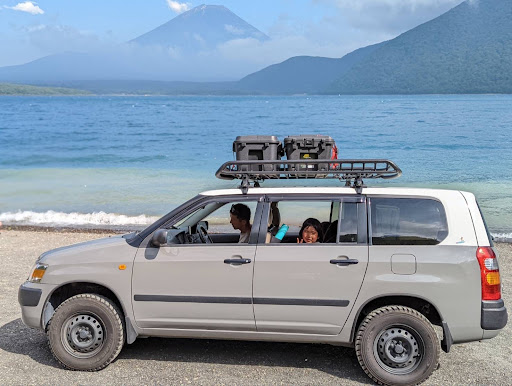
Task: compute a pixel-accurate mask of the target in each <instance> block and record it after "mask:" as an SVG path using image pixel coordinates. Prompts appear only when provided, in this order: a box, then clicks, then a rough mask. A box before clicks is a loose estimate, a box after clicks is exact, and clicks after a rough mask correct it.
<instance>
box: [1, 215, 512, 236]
mask: <svg viewBox="0 0 512 386" xmlns="http://www.w3.org/2000/svg"><path fill="white" fill-rule="evenodd" d="M159 218H160V217H158V216H147V215H145V214H141V215H139V216H128V215H124V214H118V213H106V212H93V213H78V212H72V213H64V212H56V211H53V210H49V211H47V212H33V211H27V210H26V211H17V212H5V213H0V226H2V225H3V226H13V227H46V228H76V229H105V230H140V229H143V228H145V227H146V226H148V225H150V224H152V223H153V222H155V221H156V220H158V219H159ZM491 235H492V237H493V239H494V241H496V242H502V243H512V232H511V233H508V232H491Z"/></svg>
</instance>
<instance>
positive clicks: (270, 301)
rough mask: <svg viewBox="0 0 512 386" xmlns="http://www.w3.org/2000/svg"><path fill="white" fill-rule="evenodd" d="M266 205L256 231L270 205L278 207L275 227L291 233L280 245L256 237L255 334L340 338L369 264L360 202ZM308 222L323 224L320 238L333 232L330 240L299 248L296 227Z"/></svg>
mask: <svg viewBox="0 0 512 386" xmlns="http://www.w3.org/2000/svg"><path fill="white" fill-rule="evenodd" d="M266 201H268V202H267V203H266V207H265V209H264V211H263V217H262V222H261V227H260V232H261V233H265V229H264V227H266V226H267V223H269V224H270V223H271V221H269V213H271V212H272V211H271V210H270V209H271V208H273V207H274V206H277V207H278V208H279V215H280V219H281V224H280V225H282V224H287V225H289V226H290V228H289V231H288V232H287V235H285V237H284V238H283V241H282V242H281V243H277V242H265V240H264V238H262V236H261V235H260V244H258V249H257V253H256V257H255V264H254V289H253V302H254V314H255V318H256V328H257V330H258V331H260V332H280V333H307V334H324V335H335V334H339V333H340V331H341V329H342V328H343V325H344V324H345V322H346V320H347V318H348V315H349V313H350V311H351V309H352V307H353V305H354V302H355V300H356V298H357V295H358V293H359V289H360V288H361V285H362V282H363V278H364V275H365V271H366V267H367V264H368V245H367V217H366V207H365V198H364V197H363V196H347V197H340V196H338V197H325V196H323V197H322V196H317V197H295V198H293V199H292V198H290V197H279V196H269V197H268V198H267V199H266ZM276 203H277V205H276ZM270 217H276V216H275V215H270ZM299 217H300V218H301V219H302V220H300V219H299ZM308 217H315V218H317V219H318V220H319V221H320V222H322V223H323V224H322V225H323V226H324V227H325V229H326V231H325V233H326V234H327V233H329V234H331V235H332V234H333V233H334V238H331V239H330V240H327V239H325V240H326V241H330V242H322V243H315V244H304V243H301V244H298V243H297V236H298V228H299V226H300V224H301V223H302V221H304V220H305V219H306V218H308ZM333 229H334V231H333ZM267 239H268V237H267ZM274 241H276V240H274Z"/></svg>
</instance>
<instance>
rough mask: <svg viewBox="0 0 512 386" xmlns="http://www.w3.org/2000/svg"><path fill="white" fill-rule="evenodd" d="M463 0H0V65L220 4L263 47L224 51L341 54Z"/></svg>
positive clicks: (100, 43) (265, 58)
mask: <svg viewBox="0 0 512 386" xmlns="http://www.w3.org/2000/svg"><path fill="white" fill-rule="evenodd" d="M461 2H462V0H215V2H213V3H208V2H205V0H199V1H193V0H190V1H172V0H130V1H127V0H39V1H37V2H36V1H24V0H0V67H3V66H8V65H17V64H23V63H27V62H30V61H32V60H35V59H38V58H41V57H44V56H47V55H51V54H56V53H60V52H69V51H80V52H88V51H93V50H96V49H105V48H108V47H111V46H116V45H119V44H122V43H124V42H127V41H129V40H131V39H134V38H136V37H138V36H140V35H142V34H143V33H146V32H148V31H150V30H152V29H154V28H156V27H158V26H159V25H161V24H164V23H166V22H167V21H169V20H171V19H172V18H174V17H176V16H177V15H179V14H180V13H182V12H184V11H186V10H188V9H191V8H193V7H195V6H198V5H201V4H215V5H224V6H225V7H227V8H229V9H230V10H231V11H232V12H234V13H235V14H237V15H238V16H239V17H241V18H242V19H244V20H245V21H247V22H248V23H249V24H252V25H253V26H254V27H256V28H258V29H259V30H260V31H262V32H264V33H265V34H267V35H268V36H269V37H270V38H271V40H270V41H269V42H268V43H265V44H264V45H261V44H260V45H258V47H257V50H258V51H256V52H255V51H254V49H255V48H254V47H252V46H247V47H246V49H245V50H244V49H240V47H239V46H237V47H234V48H233V51H232V52H228V51H229V50H228V49H226V48H225V51H224V52H223V55H227V56H229V55H247V56H254V57H257V58H258V60H259V62H258V63H257V64H256V65H257V66H258V65H263V64H267V65H268V64H272V63H278V62H280V61H283V60H285V59H287V58H289V57H291V56H297V55H313V56H325V57H341V56H343V55H344V54H346V53H348V52H351V51H353V50H354V49H357V48H360V47H363V46H367V45H369V44H373V43H378V42H381V41H384V40H389V39H392V38H394V37H396V36H398V35H399V34H401V33H403V32H405V31H407V30H409V29H411V28H413V27H415V26H417V25H419V24H422V23H424V22H426V21H428V20H431V19H433V18H435V17H437V16H439V15H441V14H442V13H444V12H446V11H448V10H449V9H451V8H453V7H454V6H456V5H458V4H460V3H461Z"/></svg>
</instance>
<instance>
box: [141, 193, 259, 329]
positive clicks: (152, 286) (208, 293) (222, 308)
mask: <svg viewBox="0 0 512 386" xmlns="http://www.w3.org/2000/svg"><path fill="white" fill-rule="evenodd" d="M238 199H239V197H238ZM222 200H224V201H226V202H224V203H223V204H226V205H229V204H230V202H228V201H229V199H225V198H224V199H220V198H215V199H214V201H215V202H219V201H222ZM249 200H252V201H256V202H255V206H256V211H255V214H254V215H253V229H252V233H251V239H250V241H249V243H245V244H239V243H237V242H230V243H224V242H222V241H220V242H215V243H213V244H170V245H164V246H161V247H160V248H156V247H153V246H152V245H151V244H150V243H149V242H147V243H146V244H145V246H142V247H141V248H139V250H138V252H137V255H136V257H135V264H134V269H133V279H132V295H133V298H132V299H133V310H134V315H135V320H136V323H137V325H138V326H139V327H141V328H160V329H209V330H212V329H217V330H237V331H254V330H255V321H254V313H253V305H252V275H253V264H254V263H253V262H254V255H255V251H256V241H257V230H258V227H259V218H260V217H261V210H262V208H261V207H260V204H258V203H257V201H258V197H254V196H253V197H251V198H247V199H246V201H249ZM207 204H208V203H206V204H205V203H202V204H201V205H203V206H204V205H207ZM199 209H200V208H199ZM199 209H197V208H192V209H191V210H189V212H187V213H183V215H182V216H181V219H182V218H185V217H186V216H190V215H191V213H190V212H192V216H193V215H194V210H199ZM228 221H229V218H228ZM176 222H178V221H176ZM171 225H172V224H171ZM227 225H229V222H228V223H227ZM231 229H232V228H231ZM150 238H151V236H150V237H148V239H150ZM220 239H221V240H222V239H223V238H222V237H220Z"/></svg>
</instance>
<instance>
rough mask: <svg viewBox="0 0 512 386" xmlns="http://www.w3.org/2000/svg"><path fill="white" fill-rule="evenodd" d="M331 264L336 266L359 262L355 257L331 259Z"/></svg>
mask: <svg viewBox="0 0 512 386" xmlns="http://www.w3.org/2000/svg"><path fill="white" fill-rule="evenodd" d="M330 263H331V264H336V265H337V266H338V267H346V266H347V265H352V264H359V260H357V259H332V260H331V261H330Z"/></svg>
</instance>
